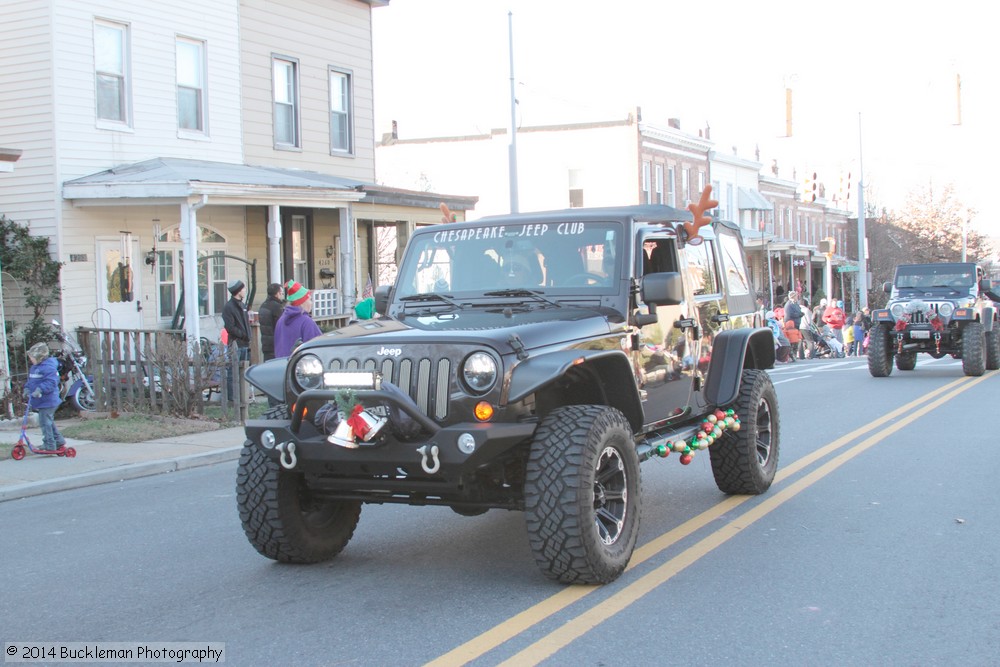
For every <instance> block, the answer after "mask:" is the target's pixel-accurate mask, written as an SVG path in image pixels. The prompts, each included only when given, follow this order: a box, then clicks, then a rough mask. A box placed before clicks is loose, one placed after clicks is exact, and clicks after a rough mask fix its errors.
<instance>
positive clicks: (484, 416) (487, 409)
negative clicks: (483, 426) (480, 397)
mask: <svg viewBox="0 0 1000 667" xmlns="http://www.w3.org/2000/svg"><path fill="white" fill-rule="evenodd" d="M475 414H476V419H478V420H479V421H481V422H484V421H489V419H490V417H492V416H493V406H492V405H490V404H489V403H487V402H486V401H480V402H479V403H476V410H475Z"/></svg>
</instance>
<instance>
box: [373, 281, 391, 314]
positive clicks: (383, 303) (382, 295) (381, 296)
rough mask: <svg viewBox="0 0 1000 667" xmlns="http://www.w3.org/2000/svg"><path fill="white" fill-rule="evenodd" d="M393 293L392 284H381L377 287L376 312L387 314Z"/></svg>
mask: <svg viewBox="0 0 1000 667" xmlns="http://www.w3.org/2000/svg"><path fill="white" fill-rule="evenodd" d="M391 293H392V285H379V286H378V287H376V288H375V312H376V313H382V314H383V315H385V314H386V313H387V312H388V310H387V309H388V307H389V295H390V294H391Z"/></svg>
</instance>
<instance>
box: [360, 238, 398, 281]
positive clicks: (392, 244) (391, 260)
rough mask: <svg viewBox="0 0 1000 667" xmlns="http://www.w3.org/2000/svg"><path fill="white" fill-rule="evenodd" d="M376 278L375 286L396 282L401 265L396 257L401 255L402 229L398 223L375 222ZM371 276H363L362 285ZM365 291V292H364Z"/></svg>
mask: <svg viewBox="0 0 1000 667" xmlns="http://www.w3.org/2000/svg"><path fill="white" fill-rule="evenodd" d="M374 231H375V235H374V236H375V239H374V241H375V252H374V253H373V255H374V257H373V259H374V261H375V279H374V285H373V287H378V286H379V285H392V284H393V283H394V282H396V274H397V273H398V272H399V267H398V266H397V263H396V258H397V257H398V256H399V249H400V247H401V245H400V238H399V234H400V231H401V230H400V229H399V225H397V224H396V223H375V225H374ZM370 278H371V276H370V275H369V276H361V283H362V285H366V284H367V282H368V279H370ZM362 293H363V292H362Z"/></svg>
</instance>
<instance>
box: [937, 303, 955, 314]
mask: <svg viewBox="0 0 1000 667" xmlns="http://www.w3.org/2000/svg"><path fill="white" fill-rule="evenodd" d="M954 312H955V306H954V305H952V304H950V303H948V302H947V301H945V302H944V303H942V304H941V305H940V306H938V315H940V316H941V317H951V314H952V313H954Z"/></svg>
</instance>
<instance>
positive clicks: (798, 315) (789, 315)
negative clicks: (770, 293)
mask: <svg viewBox="0 0 1000 667" xmlns="http://www.w3.org/2000/svg"><path fill="white" fill-rule="evenodd" d="M785 320H791V321H792V322H795V328H796V329H801V328H802V327H801V324H802V308H801V307H800V306H799V295H798V293H797V292H789V293H788V302H787V303H786V304H785Z"/></svg>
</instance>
